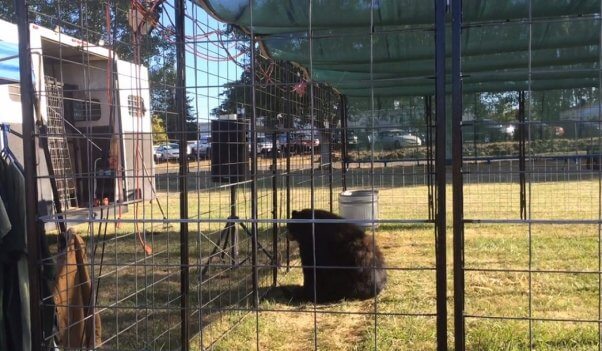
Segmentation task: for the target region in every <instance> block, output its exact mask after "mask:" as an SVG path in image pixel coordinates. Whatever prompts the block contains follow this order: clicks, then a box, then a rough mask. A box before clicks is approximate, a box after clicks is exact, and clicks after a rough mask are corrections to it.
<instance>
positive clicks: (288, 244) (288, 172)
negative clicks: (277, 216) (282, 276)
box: [284, 115, 291, 272]
mask: <svg viewBox="0 0 602 351" xmlns="http://www.w3.org/2000/svg"><path fill="white" fill-rule="evenodd" d="M289 116H290V115H289ZM287 128H288V126H287ZM290 145H291V132H290V131H289V130H288V129H287V130H286V146H285V148H284V150H285V152H286V178H285V183H286V184H285V186H286V218H287V219H288V218H291V148H290ZM290 269H291V242H290V240H289V239H288V236H287V237H286V271H287V272H288V271H289V270H290Z"/></svg>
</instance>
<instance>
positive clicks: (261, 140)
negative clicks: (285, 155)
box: [257, 136, 280, 156]
mask: <svg viewBox="0 0 602 351" xmlns="http://www.w3.org/2000/svg"><path fill="white" fill-rule="evenodd" d="M272 148H273V142H272V138H268V137H263V136H258V137H257V153H258V154H261V155H264V156H268V155H271V154H272ZM279 151H280V140H279V139H276V152H279Z"/></svg>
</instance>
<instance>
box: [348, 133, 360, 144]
mask: <svg viewBox="0 0 602 351" xmlns="http://www.w3.org/2000/svg"><path fill="white" fill-rule="evenodd" d="M358 142H359V140H358V137H357V135H356V134H355V132H353V131H351V130H350V131H347V145H348V146H349V147H350V148H355V147H357V144H358Z"/></svg>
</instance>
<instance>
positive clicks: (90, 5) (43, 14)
mask: <svg viewBox="0 0 602 351" xmlns="http://www.w3.org/2000/svg"><path fill="white" fill-rule="evenodd" d="M0 4H1V5H2V6H0V18H2V19H5V20H7V21H14V20H15V13H14V6H13V0H0ZM108 4H109V7H110V8H109V13H108V14H109V23H110V27H111V28H110V31H109V29H108V28H107V23H106V22H107V17H106V15H105V14H106V10H107V8H106V6H107V2H106V1H84V0H79V1H48V0H29V6H30V10H31V11H30V14H31V17H30V20H31V21H33V22H34V23H36V24H39V25H41V26H44V27H47V28H51V29H54V28H56V27H57V26H59V27H60V28H61V31H62V32H63V33H65V34H68V35H71V36H73V37H76V38H79V39H82V40H85V41H87V42H90V43H98V42H99V41H100V40H101V39H102V40H104V42H105V43H107V45H110V46H111V47H112V49H113V50H115V52H116V53H117V55H118V57H119V58H120V59H122V60H126V61H130V62H137V61H138V62H139V63H140V64H142V65H145V66H146V67H148V69H149V79H150V95H151V109H152V114H153V116H157V117H158V118H161V119H163V121H164V125H165V126H166V128H167V130H168V131H169V132H170V133H172V134H173V133H175V131H176V130H177V128H176V127H175V126H174V125H177V124H176V123H174V121H175V120H177V118H176V117H177V116H175V112H176V109H175V98H174V95H175V94H174V88H175V86H176V75H175V54H176V52H175V45H174V44H173V42H174V38H173V33H174V30H173V27H172V26H171V25H167V26H164V27H165V28H163V29H159V28H157V29H155V30H153V31H152V32H151V33H150V34H149V35H145V36H142V37H141V41H140V43H139V48H140V50H139V52H136V50H135V47H136V46H135V45H134V44H133V38H134V36H133V35H132V28H131V27H130V25H129V23H128V19H127V14H128V11H129V9H130V4H131V1H130V0H112V1H109V2H108ZM109 33H110V34H111V35H109ZM194 118H195V117H194V112H193V109H192V105H191V99H190V98H189V99H188V104H187V113H186V119H187V127H188V128H187V130H188V131H190V132H193V133H194V132H195V131H196V130H197V129H198V127H197V125H196V122H194V121H193V120H194ZM193 133H190V134H193Z"/></svg>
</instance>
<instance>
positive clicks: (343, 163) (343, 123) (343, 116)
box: [340, 95, 348, 190]
mask: <svg viewBox="0 0 602 351" xmlns="http://www.w3.org/2000/svg"><path fill="white" fill-rule="evenodd" d="M340 104H341V182H342V187H343V190H347V160H348V155H347V99H346V98H345V96H344V95H341V102H340Z"/></svg>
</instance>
